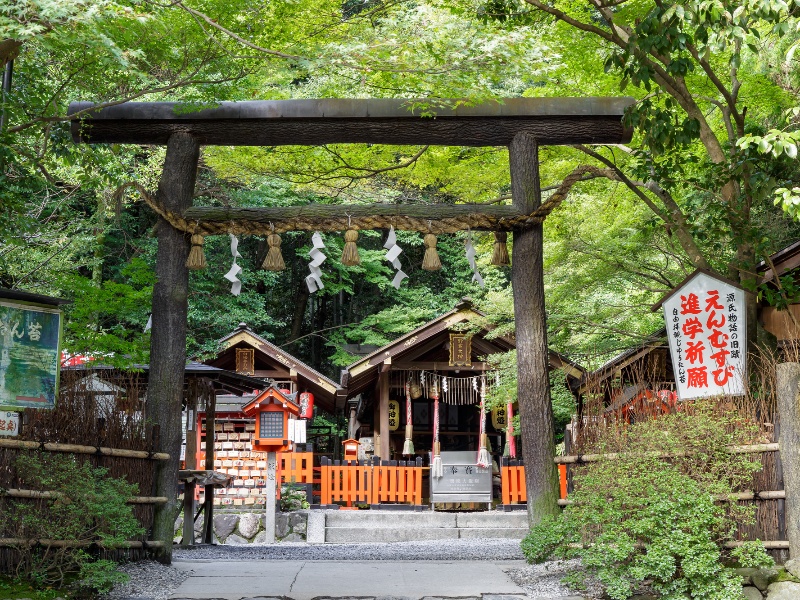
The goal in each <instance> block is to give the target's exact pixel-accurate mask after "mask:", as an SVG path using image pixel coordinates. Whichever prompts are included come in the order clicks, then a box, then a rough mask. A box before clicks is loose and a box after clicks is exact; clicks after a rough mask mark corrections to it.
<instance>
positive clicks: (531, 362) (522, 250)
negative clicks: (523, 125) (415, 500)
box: [509, 133, 558, 525]
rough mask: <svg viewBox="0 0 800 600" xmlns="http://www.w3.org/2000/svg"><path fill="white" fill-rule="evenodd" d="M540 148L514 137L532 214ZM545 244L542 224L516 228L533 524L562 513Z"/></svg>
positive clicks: (522, 190) (520, 190)
mask: <svg viewBox="0 0 800 600" xmlns="http://www.w3.org/2000/svg"><path fill="white" fill-rule="evenodd" d="M538 150H539V149H538V144H537V142H536V140H535V139H534V138H533V137H532V136H530V135H528V134H525V133H522V134H518V135H517V136H515V137H514V139H513V140H512V142H511V145H510V146H509V163H510V166H511V191H512V195H513V198H514V200H513V202H514V206H515V207H516V208H517V209H518V210H520V211H525V212H527V213H530V212H532V211H533V210H535V209H536V208H538V206H539V205H540V204H541V201H542V195H541V189H540V185H539V154H538ZM542 246H543V236H542V225H541V224H539V225H528V226H525V227H522V228H519V229H516V230H514V247H513V253H514V256H513V261H512V268H511V285H512V288H513V292H514V318H515V322H516V337H517V398H518V401H519V414H520V426H521V429H522V432H521V433H522V454H523V458H524V460H525V482H526V490H527V493H528V520H529V522H530V524H531V525H536V524H537V523H539V522H541V521H542V519H544V518H545V517H547V516H550V515H555V514H558V471H557V469H556V466H555V463H554V462H553V456H554V455H555V444H554V437H553V407H552V405H551V403H550V382H549V377H548V362H549V361H548V349H547V315H546V313H545V305H544V266H543V256H542V254H543V248H542Z"/></svg>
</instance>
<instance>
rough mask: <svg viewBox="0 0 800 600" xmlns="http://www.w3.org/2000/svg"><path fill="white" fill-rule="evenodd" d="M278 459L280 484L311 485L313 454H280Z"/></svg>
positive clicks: (312, 479)
mask: <svg viewBox="0 0 800 600" xmlns="http://www.w3.org/2000/svg"><path fill="white" fill-rule="evenodd" d="M278 457H279V458H278V461H279V462H280V464H279V465H278V469H279V472H280V476H281V482H282V483H313V481H314V453H313V452H281V453H280V454H278Z"/></svg>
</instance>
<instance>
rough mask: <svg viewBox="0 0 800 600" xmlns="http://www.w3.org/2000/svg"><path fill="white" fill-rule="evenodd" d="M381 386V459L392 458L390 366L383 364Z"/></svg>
mask: <svg viewBox="0 0 800 600" xmlns="http://www.w3.org/2000/svg"><path fill="white" fill-rule="evenodd" d="M378 381H379V384H378V385H379V386H380V406H381V414H380V424H381V447H380V455H381V460H391V457H390V456H389V436H390V433H389V366H388V365H383V366H382V367H381V374H380V378H379V380H378Z"/></svg>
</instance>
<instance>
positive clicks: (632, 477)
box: [522, 401, 765, 600]
mask: <svg viewBox="0 0 800 600" xmlns="http://www.w3.org/2000/svg"><path fill="white" fill-rule="evenodd" d="M691 412H693V414H686V413H676V414H671V415H666V416H662V417H659V418H658V419H654V420H649V421H645V422H641V423H637V424H635V425H633V426H630V427H628V428H625V429H623V430H616V429H612V430H609V431H608V433H607V434H606V435H605V436H604V437H603V438H602V439H601V440H600V441H599V442H598V444H597V447H596V448H593V449H592V450H595V451H605V452H610V451H616V452H618V453H619V456H618V458H617V459H616V460H601V461H599V462H595V463H590V464H588V465H586V466H584V467H581V468H580V469H578V470H577V472H576V474H575V476H574V484H575V491H574V493H572V494H570V500H571V504H570V505H569V506H567V508H566V509H565V510H564V512H563V513H562V514H561V515H560V516H559V517H557V518H555V519H552V520H549V521H546V522H543V523H542V524H540V525H538V526H536V527H534V528H532V530H531V533H530V534H529V535H528V537H526V538H525V540H524V541H523V544H522V548H523V552H524V553H525V555H526V557H527V558H528V560H529V561H532V562H541V561H543V560H546V559H547V558H549V557H550V556H557V557H564V558H573V557H579V558H580V559H581V561H582V563H583V565H584V567H585V568H586V569H587V571H588V572H589V573H590V574H592V575H594V576H595V577H597V579H598V580H599V581H600V582H601V583H602V584H603V586H604V587H605V590H606V593H607V594H608V596H609V597H611V598H613V599H615V600H622V599H625V598H629V597H630V596H631V595H632V594H633V593H634V592H635V591H636V589H637V588H638V586H639V585H641V584H642V583H643V582H645V581H647V582H650V586H651V587H652V588H653V589H654V590H655V591H656V592H657V593H659V594H661V597H663V598H670V599H675V600H677V599H679V598H698V599H701V598H702V599H708V598H715V599H720V600H722V599H729V600H734V599H738V598H740V597H741V584H740V578H739V577H738V576H737V575H736V574H735V573H734V571H733V570H732V569H731V568H727V567H725V566H724V564H723V561H724V559H725V550H724V548H723V544H724V542H725V541H728V540H730V539H732V536H733V534H734V533H735V531H736V526H737V523H747V522H752V519H753V512H752V507H744V506H737V505H735V503H719V502H715V497H717V496H720V495H726V494H730V493H732V491H733V490H734V489H740V486H742V485H744V484H746V483H747V482H748V481H750V480H751V478H752V475H753V474H754V472H756V471H757V470H759V469H760V468H761V465H760V463H757V462H755V461H753V460H752V459H751V458H750V457H747V456H744V455H731V454H729V453H727V452H726V451H725V447H726V446H728V445H731V444H736V443H742V441H743V440H749V439H752V438H753V436H754V434H755V431H754V429H753V428H752V427H750V426H748V424H747V423H743V422H741V420H738V419H736V417H734V416H730V415H725V414H721V413H718V412H716V411H715V410H714V408H713V404H712V403H711V402H708V401H703V402H698V403H697V404H696V406H695V410H693V411H691ZM662 453H663V454H662ZM663 455H672V458H663ZM759 547H760V549H759ZM743 548H744V549H740V550H739V552H738V558H739V560H742V561H746V562H748V564H750V563H751V562H752V563H754V564H764V561H765V558H764V556H765V553H764V548H763V545H761V544H758V543H756V542H754V543H753V544H752V545H748V546H746V547H743Z"/></svg>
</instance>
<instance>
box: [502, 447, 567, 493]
mask: <svg viewBox="0 0 800 600" xmlns="http://www.w3.org/2000/svg"><path fill="white" fill-rule="evenodd" d="M500 483H501V486H502V490H503V504H525V503H526V502H527V501H528V494H527V492H526V490H525V467H524V465H523V464H522V461H521V460H509V459H507V458H504V459H503V460H502V461H501V465H500ZM558 483H559V496H560V498H561V499H562V500H563V499H564V498H566V497H567V465H558Z"/></svg>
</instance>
